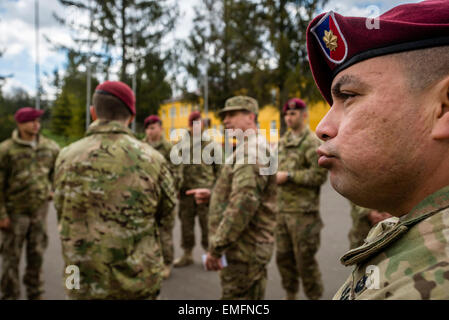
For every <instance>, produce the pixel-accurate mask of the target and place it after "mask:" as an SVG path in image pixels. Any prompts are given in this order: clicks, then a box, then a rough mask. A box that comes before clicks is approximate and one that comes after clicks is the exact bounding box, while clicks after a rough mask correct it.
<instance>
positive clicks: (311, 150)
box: [291, 144, 327, 187]
mask: <svg viewBox="0 0 449 320" xmlns="http://www.w3.org/2000/svg"><path fill="white" fill-rule="evenodd" d="M316 148H317V146H316V145H315V144H311V145H310V146H309V147H308V148H307V150H306V152H305V157H306V162H307V163H308V164H309V167H308V168H306V169H301V170H297V171H293V172H292V178H291V179H292V181H293V183H295V184H297V185H300V186H303V187H319V186H321V185H322V184H323V183H324V182H326V178H327V170H326V169H324V168H321V167H320V166H318V154H317V153H316Z"/></svg>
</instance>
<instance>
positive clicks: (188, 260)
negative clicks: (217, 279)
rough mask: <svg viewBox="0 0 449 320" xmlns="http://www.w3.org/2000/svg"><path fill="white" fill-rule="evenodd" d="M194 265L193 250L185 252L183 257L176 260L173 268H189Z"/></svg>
mask: <svg viewBox="0 0 449 320" xmlns="http://www.w3.org/2000/svg"><path fill="white" fill-rule="evenodd" d="M191 264H193V256H192V250H191V249H190V250H184V254H183V256H182V257H180V258H178V259H176V260H175V263H173V266H174V267H175V268H182V267H187V266H189V265H191Z"/></svg>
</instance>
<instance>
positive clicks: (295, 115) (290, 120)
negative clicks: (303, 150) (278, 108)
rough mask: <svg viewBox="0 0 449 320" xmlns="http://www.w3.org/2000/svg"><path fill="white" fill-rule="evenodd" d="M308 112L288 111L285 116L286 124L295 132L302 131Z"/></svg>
mask: <svg viewBox="0 0 449 320" xmlns="http://www.w3.org/2000/svg"><path fill="white" fill-rule="evenodd" d="M306 116H307V113H306V111H300V110H287V112H286V113H285V115H284V120H285V124H286V125H287V127H289V128H291V129H293V130H301V129H302V128H303V126H304V121H305V119H306Z"/></svg>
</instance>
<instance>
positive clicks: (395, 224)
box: [340, 186, 449, 266]
mask: <svg viewBox="0 0 449 320" xmlns="http://www.w3.org/2000/svg"><path fill="white" fill-rule="evenodd" d="M448 207H449V186H446V187H444V188H442V189H440V190H438V191H437V192H435V193H433V194H431V195H430V196H428V197H427V198H425V199H424V200H423V201H421V202H420V203H419V204H418V205H417V206H415V207H414V208H413V209H412V210H411V211H410V213H408V214H406V215H404V216H401V218H396V217H393V218H390V219H387V220H384V221H381V222H379V223H378V224H377V225H376V227H375V228H373V229H372V230H371V231H370V232H369V234H368V237H367V238H366V240H365V244H363V245H362V246H361V247H358V248H355V249H353V250H350V251H349V252H348V253H346V254H345V255H344V256H343V257H342V258H341V259H340V261H341V263H342V264H343V265H345V266H348V265H352V264H356V263H360V262H363V261H364V260H366V259H367V258H369V257H370V256H372V255H374V254H377V253H378V252H379V251H380V250H382V249H383V248H385V247H386V246H388V245H390V244H391V243H393V242H394V241H396V240H398V239H399V238H401V237H402V236H403V235H404V234H405V233H406V232H407V231H408V230H409V228H411V227H412V226H413V225H415V224H416V223H418V222H420V221H422V220H424V219H426V218H428V217H430V216H432V215H434V214H436V213H438V212H440V211H441V210H443V209H446V208H448Z"/></svg>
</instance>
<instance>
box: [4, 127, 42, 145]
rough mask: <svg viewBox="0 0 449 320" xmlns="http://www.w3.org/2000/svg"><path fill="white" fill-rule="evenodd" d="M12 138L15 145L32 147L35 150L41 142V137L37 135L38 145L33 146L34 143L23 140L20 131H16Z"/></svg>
mask: <svg viewBox="0 0 449 320" xmlns="http://www.w3.org/2000/svg"><path fill="white" fill-rule="evenodd" d="M11 137H12V140H13V141H14V142H15V143H17V144H20V145H23V146H27V147H30V148H33V149H34V148H36V147H37V146H38V145H39V141H40V135H37V139H36V144H33V142H31V141H25V140H23V139H21V138H20V136H19V129H14V131H13V132H12V136H11Z"/></svg>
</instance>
